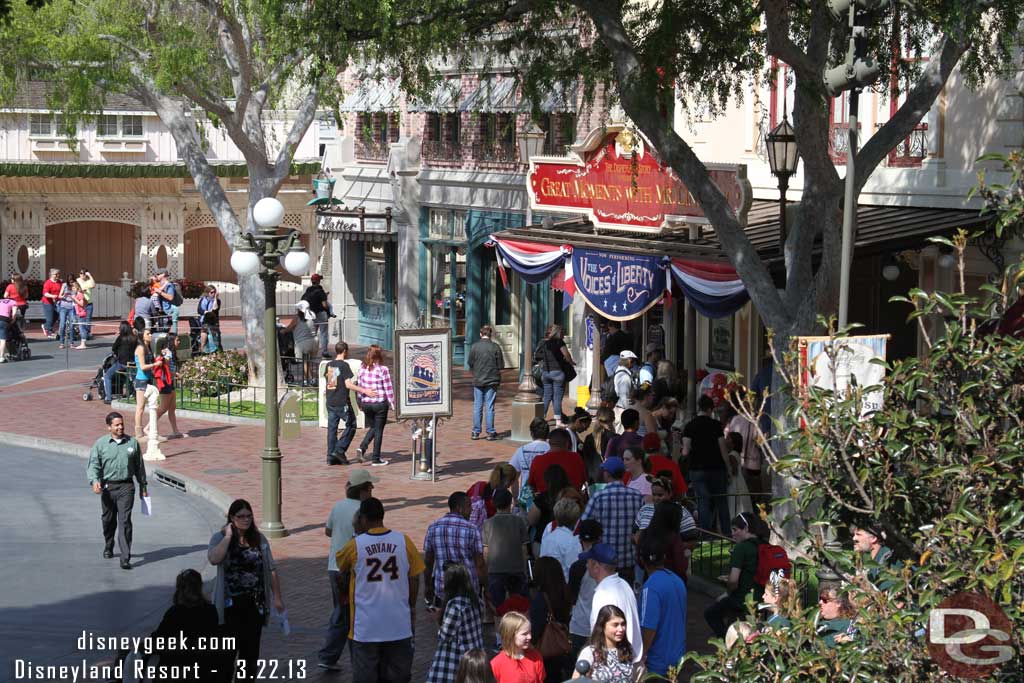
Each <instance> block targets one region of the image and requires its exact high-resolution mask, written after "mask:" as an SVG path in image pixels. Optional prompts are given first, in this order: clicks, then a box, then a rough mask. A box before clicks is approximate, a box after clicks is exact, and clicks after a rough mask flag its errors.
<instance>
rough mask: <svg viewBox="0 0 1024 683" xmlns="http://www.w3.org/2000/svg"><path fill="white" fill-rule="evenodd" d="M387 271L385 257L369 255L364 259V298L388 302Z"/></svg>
mask: <svg viewBox="0 0 1024 683" xmlns="http://www.w3.org/2000/svg"><path fill="white" fill-rule="evenodd" d="M386 272H387V268H386V263H385V261H384V259H382V258H377V257H373V256H369V255H368V256H367V257H366V260H365V261H363V273H364V275H363V299H365V300H366V301H372V302H374V303H387V288H386V282H387V280H386V279H385V278H386V277H387V276H386Z"/></svg>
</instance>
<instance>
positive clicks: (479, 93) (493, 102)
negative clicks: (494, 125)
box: [459, 76, 530, 113]
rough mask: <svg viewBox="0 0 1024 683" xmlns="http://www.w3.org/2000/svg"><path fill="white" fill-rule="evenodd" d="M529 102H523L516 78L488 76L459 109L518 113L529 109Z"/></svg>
mask: <svg viewBox="0 0 1024 683" xmlns="http://www.w3.org/2000/svg"><path fill="white" fill-rule="evenodd" d="M529 109H530V107H529V105H528V104H525V103H523V102H521V101H520V100H519V98H518V96H517V94H516V80H515V79H514V78H512V77H511V76H506V77H505V78H502V79H496V78H486V79H483V80H482V81H480V87H478V88H477V89H476V90H475V91H473V93H472V94H471V95H470V96H469V97H467V98H466V101H465V102H463V103H462V105H461V106H460V107H459V111H477V112H483V113H517V112H521V111H529Z"/></svg>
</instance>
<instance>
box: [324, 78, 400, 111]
mask: <svg viewBox="0 0 1024 683" xmlns="http://www.w3.org/2000/svg"><path fill="white" fill-rule="evenodd" d="M338 109H339V111H345V112H353V111H354V112H387V113H391V112H396V111H398V82H397V81H391V80H368V81H363V82H362V83H360V84H359V85H358V86H356V88H355V89H354V90H352V91H351V92H350V93H349V94H348V95H346V96H345V101H344V102H342V103H341V106H340V107H339V108H338Z"/></svg>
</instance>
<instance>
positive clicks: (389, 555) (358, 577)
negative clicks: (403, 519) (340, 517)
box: [337, 528, 426, 643]
mask: <svg viewBox="0 0 1024 683" xmlns="http://www.w3.org/2000/svg"><path fill="white" fill-rule="evenodd" d="M337 559H338V570H339V571H341V572H343V573H348V575H349V584H348V591H349V611H350V616H351V626H350V628H349V637H350V638H351V639H352V640H355V641H358V642H362V643H381V642H388V641H392V640H402V639H404V638H410V637H412V624H411V622H410V615H409V579H410V578H411V577H415V576H419V575H420V574H422V573H423V571H424V570H425V569H426V567H425V565H424V564H423V558H422V556H421V555H420V552H419V551H418V550H417V549H416V545H415V544H414V543H413V542H412V539H410V538H409V537H408V536H406V535H405V534H403V533H400V532H397V531H390V530H388V529H385V528H377V529H371V530H370V531H368V532H366V533H362V534H359V535H358V536H356V537H355V538H353V539H352V540H351V541H349V542H348V544H347V545H346V546H345V547H344V548H342V549H341V550H340V551H338V555H337Z"/></svg>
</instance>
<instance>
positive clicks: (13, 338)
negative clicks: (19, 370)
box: [7, 318, 32, 360]
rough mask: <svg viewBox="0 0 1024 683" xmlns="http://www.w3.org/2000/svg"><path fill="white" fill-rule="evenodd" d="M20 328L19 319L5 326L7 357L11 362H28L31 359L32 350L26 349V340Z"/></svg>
mask: <svg viewBox="0 0 1024 683" xmlns="http://www.w3.org/2000/svg"><path fill="white" fill-rule="evenodd" d="M21 327H22V322H21V319H20V318H17V319H16V320H15V321H14V322H13V323H11V324H10V325H8V326H7V355H8V356H10V357H11V360H28V359H29V358H31V357H32V349H30V348H29V347H28V338H27V337H26V336H25V331H24V330H23V329H21Z"/></svg>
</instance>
